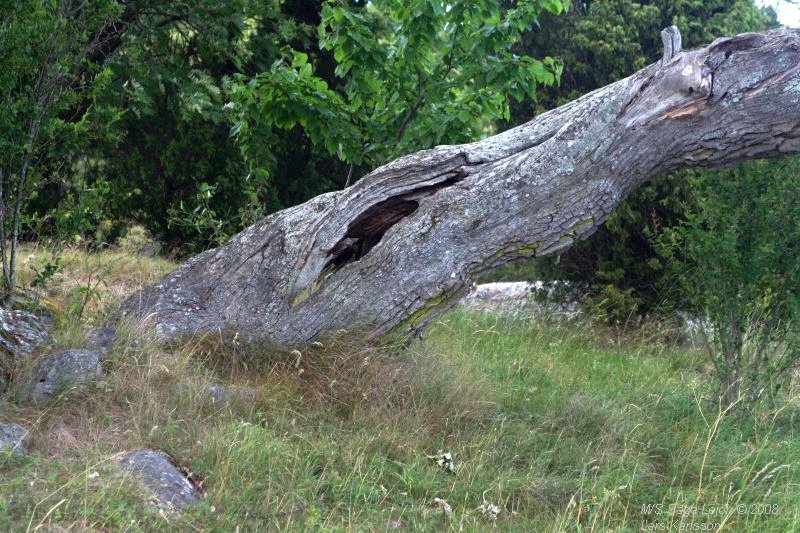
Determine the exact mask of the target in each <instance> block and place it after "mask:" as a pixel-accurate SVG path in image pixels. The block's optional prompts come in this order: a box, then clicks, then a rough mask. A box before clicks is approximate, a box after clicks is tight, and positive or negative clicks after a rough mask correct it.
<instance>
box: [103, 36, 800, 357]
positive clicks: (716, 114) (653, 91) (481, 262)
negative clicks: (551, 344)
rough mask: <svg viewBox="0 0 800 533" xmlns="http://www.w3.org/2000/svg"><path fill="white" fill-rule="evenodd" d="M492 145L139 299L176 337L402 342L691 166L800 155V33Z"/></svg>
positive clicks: (553, 118) (533, 124) (656, 75)
mask: <svg viewBox="0 0 800 533" xmlns="http://www.w3.org/2000/svg"><path fill="white" fill-rule="evenodd" d="M674 33H675V32H674V31H672V30H670V31H665V33H664V40H665V44H666V45H667V46H665V48H668V53H665V56H664V59H663V60H662V61H660V62H659V63H657V64H653V65H651V66H649V67H647V68H645V69H643V70H641V71H639V72H637V73H635V74H634V75H632V76H631V77H629V78H626V79H624V80H621V81H619V82H616V83H614V84H612V85H609V86H607V87H604V88H602V89H599V90H597V91H594V92H592V93H590V94H587V95H585V96H583V97H582V98H580V99H578V100H576V101H574V102H572V103H569V104H567V105H565V106H562V107H560V108H558V109H555V110H552V111H550V112H548V113H545V114H543V115H540V116H538V117H536V118H535V119H534V120H532V121H530V122H528V123H527V124H524V125H522V126H519V127H517V128H514V129H511V130H509V131H506V132H504V133H500V134H499V135H495V136H494V137H490V138H488V139H485V140H482V141H478V142H475V143H470V144H464V145H459V146H439V147H436V148H434V149H432V150H425V151H422V152H418V153H415V154H412V155H408V156H405V157H402V158H400V159H398V160H396V161H393V162H391V163H389V164H387V165H385V166H383V167H380V168H378V169H377V170H375V171H373V172H372V173H370V174H369V175H367V176H366V177H364V178H363V179H362V180H360V181H358V182H357V183H355V184H354V185H353V186H352V187H349V188H347V189H346V190H344V191H338V192H332V193H328V194H323V195H321V196H318V197H316V198H314V199H312V200H309V201H308V202H306V203H305V204H302V205H298V206H296V207H292V208H290V209H286V210H284V211H280V212H278V213H275V214H273V215H271V216H269V217H268V218H266V219H265V220H263V221H261V222H259V223H257V224H255V225H253V226H251V227H249V228H247V229H246V230H244V231H243V232H242V233H240V234H239V235H236V236H235V237H233V238H231V239H230V241H228V242H227V243H226V244H224V245H223V246H220V247H219V248H216V249H213V250H209V251H207V252H205V253H202V254H200V255H198V256H196V257H194V258H192V259H190V260H189V261H188V262H186V263H185V264H184V265H183V266H181V267H180V268H178V269H177V270H176V271H175V272H173V273H172V274H170V275H168V276H167V277H166V278H164V279H163V280H162V281H161V282H159V283H157V284H156V285H153V286H151V287H148V288H146V289H145V290H143V291H142V292H141V293H139V294H138V295H135V296H134V297H132V298H130V299H128V300H127V301H126V302H124V304H123V305H122V307H121V309H120V311H119V312H118V314H117V315H116V316H117V318H125V317H129V318H138V319H145V320H147V321H148V322H149V323H150V324H151V325H152V326H154V327H155V328H156V331H157V332H158V333H160V334H161V335H163V336H166V337H174V336H177V335H185V334H202V333H207V332H218V331H220V330H222V331H224V332H227V333H230V334H234V333H239V335H240V338H245V339H250V340H261V341H265V342H269V343H273V344H277V345H283V346H291V345H299V344H303V343H307V342H309V341H310V340H312V339H314V338H316V337H319V336H321V335H325V334H326V333H329V332H333V331H336V330H339V329H352V328H358V329H359V330H360V331H362V332H364V333H365V334H368V335H378V336H386V335H387V334H389V335H390V336H394V335H399V336H401V337H403V336H406V335H408V334H411V333H414V332H416V331H418V330H420V328H422V327H424V326H425V324H426V323H427V322H428V321H430V320H431V319H432V318H433V317H435V316H437V315H439V314H440V313H442V312H444V311H445V310H447V309H448V308H450V307H451V306H452V305H454V304H455V302H456V301H457V300H458V299H459V298H460V297H461V296H462V295H463V294H464V292H465V288H466V287H467V286H469V284H470V283H471V281H472V280H473V279H474V278H475V277H476V276H477V275H479V274H481V273H482V272H485V271H487V270H490V269H493V268H495V267H497V266H499V265H501V264H503V263H505V262H507V261H509V260H512V259H516V258H520V257H534V256H536V257H538V256H543V255H547V254H551V253H554V252H557V251H559V250H563V249H565V248H567V247H569V246H571V245H572V244H573V243H574V242H575V241H577V240H579V239H583V238H585V237H587V236H588V235H590V234H591V233H592V232H594V231H595V229H596V228H597V227H598V226H599V225H600V224H602V223H603V221H605V220H606V219H607V218H608V216H609V215H610V214H611V213H612V211H613V210H614V208H615V206H616V205H617V204H618V203H619V202H620V200H622V198H624V197H625V195H626V194H628V193H629V192H630V191H631V190H632V189H634V188H635V187H637V186H638V185H640V184H642V183H644V182H645V181H647V180H648V179H649V178H651V177H653V176H656V175H658V174H662V173H664V172H669V171H671V170H675V169H677V168H680V167H689V166H706V167H716V166H722V165H728V164H732V163H735V162H738V161H742V160H745V159H752V158H761V157H773V156H780V155H782V154H786V153H790V152H797V151H800V73H799V72H798V66H800V32H798V31H796V30H786V29H782V30H776V31H772V32H769V33H750V34H743V35H739V36H737V37H733V38H724V39H718V40H716V41H714V42H713V43H712V44H710V45H708V46H706V47H704V48H701V49H698V50H694V51H682V50H681V48H680V39H679V37H676V36H675V35H674Z"/></svg>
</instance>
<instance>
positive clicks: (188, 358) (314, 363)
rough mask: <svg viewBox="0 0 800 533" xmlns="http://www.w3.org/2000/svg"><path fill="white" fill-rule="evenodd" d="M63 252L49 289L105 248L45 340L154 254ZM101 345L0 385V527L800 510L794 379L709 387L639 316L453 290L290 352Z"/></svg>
mask: <svg viewBox="0 0 800 533" xmlns="http://www.w3.org/2000/svg"><path fill="white" fill-rule="evenodd" d="M29 253H34V251H31V252H29ZM68 253H69V254H73V255H69V257H72V258H73V259H74V260H70V261H68V264H69V265H72V266H69V267H66V268H65V269H64V270H63V272H61V273H59V274H57V275H55V276H54V277H53V279H52V283H51V284H50V286H49V289H48V290H49V291H50V292H49V297H50V298H52V299H53V300H54V301H56V302H57V303H59V304H60V305H61V306H62V307H63V306H66V308H69V305H70V301H71V299H72V298H74V296H75V295H74V294H72V292H73V291H74V287H80V286H83V284H84V283H86V280H87V278H89V277H92V274H91V273H92V272H94V269H96V268H97V267H98V266H100V265H106V266H107V265H111V267H110V268H108V269H107V270H105V271H104V278H103V279H104V280H105V283H101V284H99V285H98V286H97V287H98V296H97V297H96V298H94V299H93V300H92V306H91V307H90V308H89V309H88V311H87V312H86V313H84V316H83V317H82V318H81V320H73V319H71V320H57V321H56V325H55V328H56V331H55V332H56V339H57V343H58V345H59V347H71V346H75V345H77V344H78V342H79V341H80V339H81V337H82V335H81V334H82V332H83V329H84V328H85V327H88V325H90V324H94V323H98V322H100V321H101V320H102V317H103V316H104V314H105V313H106V312H107V311H108V310H109V309H110V308H112V307H113V305H114V303H115V302H116V301H117V300H118V298H119V297H121V295H123V294H125V293H126V292H127V291H128V290H129V289H130V288H135V287H136V286H139V285H140V284H142V283H145V282H149V281H151V280H152V278H153V277H156V276H157V274H158V273H160V272H163V271H167V270H169V269H170V268H171V265H170V264H169V263H168V262H166V261H161V260H151V259H148V258H143V257H136V256H133V255H130V254H125V253H123V252H116V251H112V252H102V253H94V254H83V253H81V252H79V251H69V252H68ZM40 259H41V258H40ZM31 261H33V260H31ZM31 264H33V263H31ZM101 268H102V267H101ZM31 272H32V271H31ZM31 272H28V273H27V274H25V275H26V276H27V275H30V274H31ZM26 279H30V278H26ZM112 354H113V355H112V357H111V359H110V360H109V361H108V362H107V363H106V368H105V370H106V376H107V377H106V379H105V381H104V382H102V383H101V384H100V385H98V386H97V387H96V388H94V389H93V390H90V391H88V392H83V393H80V394H77V393H73V394H67V395H66V396H64V397H62V398H60V399H59V400H57V401H55V402H51V403H49V404H47V405H45V406H40V407H20V406H18V405H16V404H15V403H14V402H13V391H9V392H7V393H5V395H3V396H0V419H1V420H2V421H3V422H15V423H20V424H23V425H25V426H26V427H30V428H32V430H31V431H32V435H31V440H30V448H29V453H28V454H27V455H25V456H24V457H15V456H12V455H6V454H3V455H0V530H2V531H25V530H36V529H45V530H61V529H63V530H79V531H80V530H130V531H138V530H156V529H158V530H161V529H173V530H181V531H191V530H196V531H236V530H237V528H238V530H241V531H251V530H286V531H294V530H316V529H333V530H394V529H399V530H401V531H406V530H412V531H414V530H419V531H428V530H440V529H454V530H461V529H463V530H468V531H483V530H486V529H488V528H491V527H496V528H497V529H498V530H507V531H512V530H513V531H606V530H618V531H639V530H641V529H642V528H650V529H651V530H653V529H657V528H658V527H660V526H659V524H674V525H673V527H675V528H677V527H679V526H678V524H685V527H687V528H688V527H690V526H691V525H692V524H696V525H697V526H698V527H700V526H703V525H705V526H707V527H709V528H710V527H711V526H712V525H714V524H719V525H720V526H721V527H722V529H727V530H731V531H756V530H757V531H759V532H761V531H780V532H784V531H792V530H796V529H797V527H798V524H800V516H798V514H800V486H799V484H800V473H798V464H797V461H798V457H800V436H798V435H797V428H798V424H800V421H798V417H799V415H800V403H798V399H797V397H796V394H797V393H796V389H793V388H791V387H790V388H788V389H785V390H784V391H783V394H784V396H783V397H782V399H781V402H779V403H776V404H775V405H774V406H772V407H766V406H761V407H758V408H757V409H734V408H731V406H730V405H725V404H720V403H718V402H717V401H716V400H714V398H716V395H715V394H714V392H715V391H714V387H713V383H712V380H711V377H710V376H711V374H710V373H711V372H712V366H711V365H710V364H709V362H708V357H707V355H706V354H704V353H703V352H702V351H701V350H697V349H690V348H685V347H680V346H677V345H675V343H674V342H672V341H671V340H670V336H669V335H668V334H667V333H665V330H662V329H660V328H659V327H657V326H646V327H640V328H637V329H636V330H635V331H628V332H620V331H619V330H617V329H609V328H605V327H602V326H598V325H592V324H589V323H586V322H581V321H576V322H553V321H545V320H541V319H538V320H535V319H531V318H520V317H517V318H513V317H508V316H496V315H491V314H471V313H466V312H464V311H454V312H451V313H449V314H447V315H446V316H444V317H443V318H441V319H439V320H438V321H437V322H436V323H435V324H434V325H433V326H432V327H431V328H430V329H429V331H428V332H427V335H426V337H425V338H424V339H422V340H419V341H417V342H415V343H414V344H412V345H411V346H409V347H407V348H403V349H399V348H386V347H375V346H364V345H353V344H352V342H350V341H349V340H348V338H347V336H346V335H341V336H339V337H338V338H331V339H323V340H322V341H320V342H319V343H317V344H314V345H312V346H309V347H308V348H307V349H305V350H303V351H302V352H301V351H293V352H286V351H279V350H275V349H271V348H269V347H253V346H248V347H244V346H241V345H239V344H238V343H237V342H230V341H229V342H223V341H222V340H221V339H217V338H213V337H207V338H202V339H194V340H190V341H187V342H184V343H181V344H176V345H171V346H164V345H160V344H158V343H156V342H154V341H153V340H152V339H150V337H149V335H148V332H147V331H142V330H141V329H140V328H137V327H135V326H130V327H128V328H127V329H124V330H123V331H121V332H120V336H119V337H118V339H117V340H116V343H115V345H114V349H113V351H112ZM29 366H30V362H26V363H24V364H22V365H21V367H20V368H19V369H18V372H19V373H24V372H25V371H26V368H28V367H29ZM202 383H218V384H225V385H228V386H234V387H236V386H241V387H245V386H246V387H251V388H253V389H255V391H256V397H255V401H252V402H249V401H238V402H233V403H231V404H226V405H224V406H221V405H218V404H212V403H210V402H208V401H207V399H206V398H204V397H203V396H202V395H200V394H198V393H197V390H199V389H197V388H196V387H194V386H193V385H195V384H202ZM142 446H146V447H151V448H157V449H160V450H163V451H164V452H166V453H167V454H169V455H170V456H171V457H172V458H173V459H174V460H175V461H176V462H177V463H178V464H180V465H182V466H183V467H185V468H186V470H188V471H189V472H190V474H191V477H192V479H193V480H194V481H195V482H197V483H198V484H199V485H200V486H201V487H202V489H203V491H204V493H205V497H204V499H203V501H202V503H201V504H199V505H197V506H194V507H190V508H188V509H187V510H186V511H185V512H183V513H182V514H165V513H161V512H159V511H158V509H157V508H156V507H155V506H153V505H151V504H150V502H149V496H148V494H147V493H146V492H145V491H144V490H143V489H141V488H140V487H139V486H138V485H137V483H136V482H135V481H134V480H133V479H130V478H129V477H127V475H126V474H124V473H123V472H122V471H120V470H119V469H118V468H117V467H116V466H115V461H114V459H113V457H114V454H116V453H118V452H120V451H122V450H126V449H130V448H135V447H142ZM687 530H688V529H687Z"/></svg>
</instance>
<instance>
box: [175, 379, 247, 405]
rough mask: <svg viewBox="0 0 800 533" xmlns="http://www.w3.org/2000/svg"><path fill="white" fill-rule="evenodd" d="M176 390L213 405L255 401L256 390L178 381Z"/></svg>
mask: <svg viewBox="0 0 800 533" xmlns="http://www.w3.org/2000/svg"><path fill="white" fill-rule="evenodd" d="M178 390H179V391H180V392H181V393H183V394H186V395H194V396H195V397H197V398H199V399H200V400H202V401H205V402H208V403H210V404H213V405H230V404H232V403H244V404H249V403H253V402H255V401H256V391H255V390H253V389H251V388H249V387H224V386H222V385H209V384H207V383H180V384H179V385H178Z"/></svg>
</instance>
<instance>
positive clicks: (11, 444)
mask: <svg viewBox="0 0 800 533" xmlns="http://www.w3.org/2000/svg"><path fill="white" fill-rule="evenodd" d="M27 435H28V430H27V429H25V428H24V427H22V426H19V425H17V424H4V423H0V456H2V455H4V454H5V453H7V452H10V453H13V454H17V455H22V454H23V453H24V451H25V437H26V436H27Z"/></svg>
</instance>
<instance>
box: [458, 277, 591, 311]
mask: <svg viewBox="0 0 800 533" xmlns="http://www.w3.org/2000/svg"><path fill="white" fill-rule="evenodd" d="M584 298H585V293H584V291H583V290H582V289H581V288H580V287H579V286H577V285H575V284H572V283H570V282H567V281H533V282H529V281H510V282H495V283H483V284H480V285H475V286H473V287H472V290H470V292H469V293H468V294H467V295H466V296H465V297H464V298H463V299H462V300H461V302H460V304H461V305H462V306H463V307H464V308H466V309H469V310H472V311H489V312H500V313H508V314H525V315H533V316H536V315H542V316H559V317H566V318H571V317H574V316H576V315H577V314H578V313H579V312H580V306H581V302H582V301H583V300H584Z"/></svg>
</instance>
